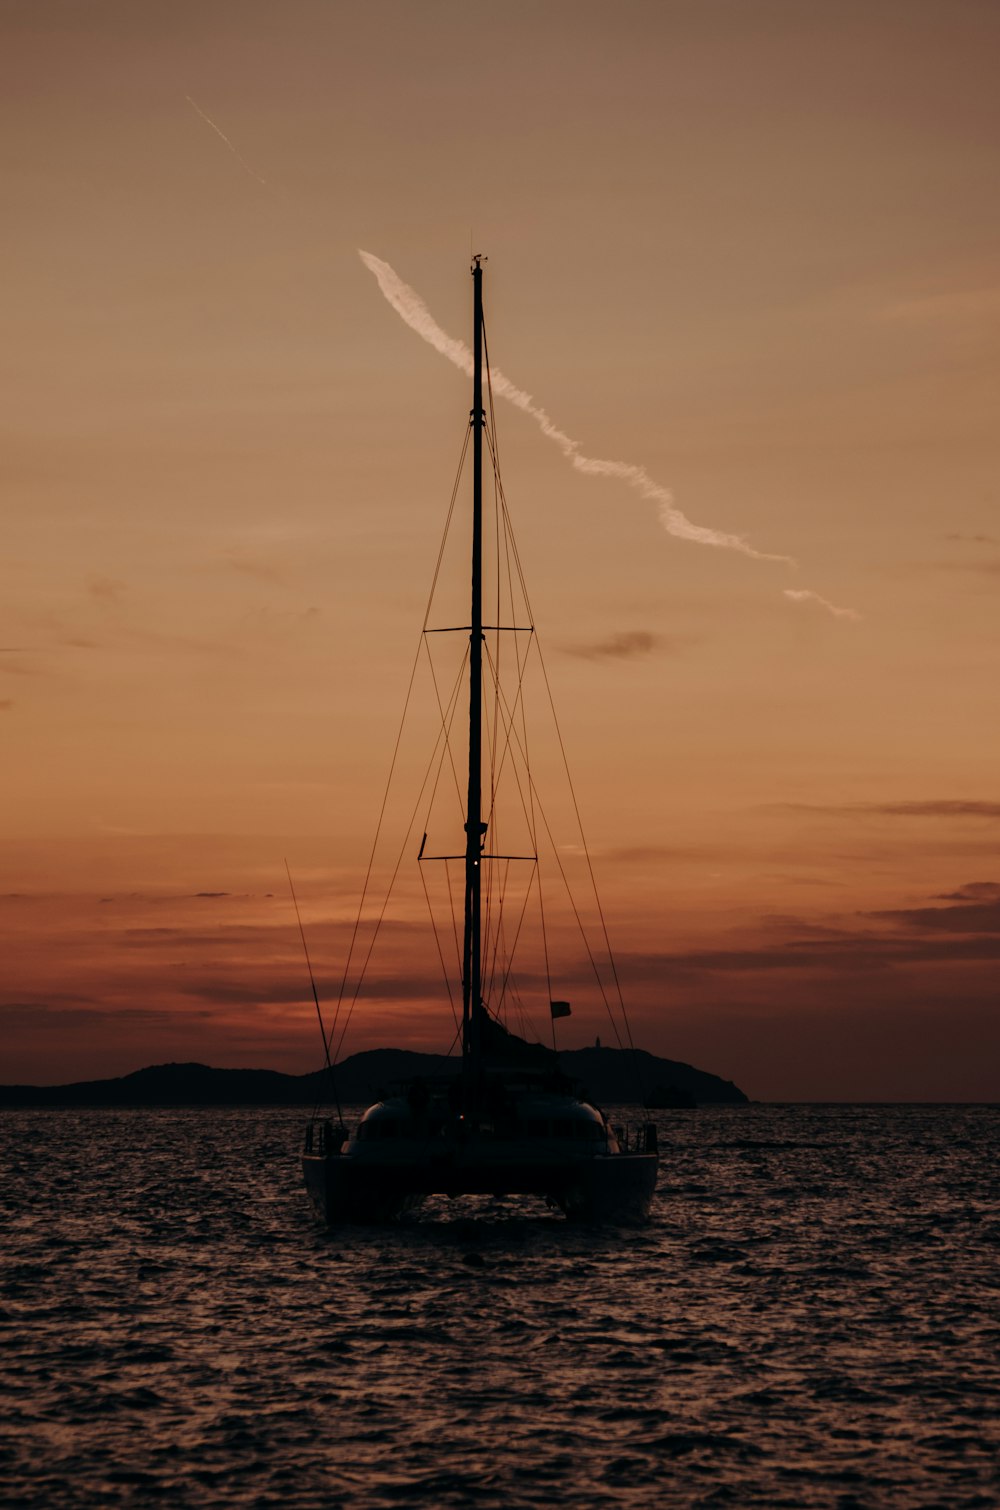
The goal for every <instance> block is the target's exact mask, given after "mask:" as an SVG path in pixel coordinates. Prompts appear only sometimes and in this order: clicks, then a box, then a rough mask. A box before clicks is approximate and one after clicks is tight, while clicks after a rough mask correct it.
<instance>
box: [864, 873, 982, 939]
mask: <svg viewBox="0 0 1000 1510" xmlns="http://www.w3.org/2000/svg"><path fill="white" fill-rule="evenodd" d="M952 895H953V897H954V898H955V900H952V901H951V905H950V906H948V907H901V908H897V909H895V910H893V911H890V912H871V913H868V914H867V916H868V917H872V918H879V919H884V920H885V921H886V922H890V923H894V924H895V925H896V927H897V928H904V929H906V930H907V931H908V932H913V933H931V934H939V933H952V934H969V933H973V934H979V935H985V936H987V937H989V938H991V939H993V940H994V941H996V940H997V939H998V938H1000V886H997V885H996V884H995V883H994V882H992V881H979V882H975V881H974V882H972V883H971V884H970V885H968V886H964V887H961V888H960V889H959V890H958V891H957V892H955V893H953V894H952Z"/></svg>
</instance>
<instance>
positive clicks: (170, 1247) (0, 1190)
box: [0, 1106, 1000, 1507]
mask: <svg viewBox="0 0 1000 1510" xmlns="http://www.w3.org/2000/svg"><path fill="white" fill-rule="evenodd" d="M301 1122H302V1115H301V1113H300V1112H298V1111H294V1112H293V1111H284V1110H277V1111H276V1110H267V1111H260V1112H250V1111H211V1112H204V1111H174V1112H170V1111H161V1112H148V1113H139V1112H101V1111H85V1112H69V1111H67V1112H8V1113H4V1114H2V1115H0V1148H2V1162H3V1181H2V1187H0V1213H2V1220H3V1228H4V1230H3V1239H2V1251H0V1278H2V1290H0V1297H2V1298H0V1307H2V1309H0V1334H2V1338H3V1346H2V1348H0V1388H2V1396H3V1398H2V1404H3V1409H2V1412H0V1501H2V1502H3V1503H4V1504H5V1505H39V1506H59V1505H102V1506H103V1505H120V1504H144V1503H150V1504H152V1503H159V1504H178V1505H192V1506H208V1505H234V1504H242V1503H244V1502H249V1503H252V1504H254V1505H261V1506H266V1505H275V1506H277V1505H281V1506H297V1505H303V1506H306V1505H317V1506H318V1505H334V1506H336V1505H344V1506H350V1507H361V1506H365V1507H368V1506H373V1507H380V1506H395V1505H400V1504H407V1503H409V1504H417V1505H426V1506H434V1507H437V1506H442V1507H443V1506H466V1505H468V1506H496V1507H509V1506H535V1505H539V1506H540V1505H550V1504H554V1503H562V1504H565V1505H569V1506H584V1505H587V1506H600V1505H630V1506H646V1505H649V1506H658V1505H667V1506H670V1505H678V1506H679V1505H739V1506H745V1505H760V1506H768V1507H771V1506H786V1505H787V1506H796V1507H799V1506H820V1505H824V1506H825V1505H835V1506H842V1507H851V1506H890V1505H900V1506H917V1505H920V1506H931V1505H935V1506H946V1507H958V1506H991V1505H995V1504H997V1503H998V1499H1000V1491H998V1480H997V1477H996V1468H995V1462H996V1458H995V1452H996V1447H997V1433H996V1423H997V1411H998V1407H1000V1364H998V1360H1000V1337H998V1331H997V1279H998V1268H1000V1265H998V1258H1000V1220H998V1211H997V1206H996V1204H995V1203H994V1202H993V1199H992V1196H993V1191H992V1190H991V1186H993V1189H995V1183H994V1182H995V1179H996V1170H997V1163H998V1159H997V1156H998V1152H1000V1111H998V1109H997V1108H984V1107H957V1108H956V1107H815V1106H814V1107H767V1106H754V1107H746V1108H730V1109H725V1110H710V1109H703V1110H700V1111H696V1112H669V1113H664V1114H662V1115H661V1118H660V1126H661V1137H662V1146H663V1164H662V1168H661V1174H660V1189H659V1194H658V1197H657V1201H656V1204H655V1207H654V1212H653V1220H652V1222H651V1224H650V1225H649V1226H648V1227H647V1228H645V1229H643V1230H641V1231H625V1232H618V1231H611V1230H602V1231H599V1232H592V1231H586V1230H582V1229H574V1228H571V1227H567V1226H566V1225H565V1224H564V1223H563V1222H562V1221H561V1220H557V1219H554V1218H552V1217H551V1216H549V1215H548V1214H547V1213H546V1211H545V1209H544V1207H541V1206H538V1207H531V1208H527V1209H524V1208H522V1209H521V1210H520V1211H519V1213H518V1214H516V1215H514V1214H511V1213H513V1212H514V1211H515V1210H516V1209H517V1208H515V1207H513V1206H511V1207H508V1208H502V1207H499V1206H497V1205H496V1204H495V1203H494V1202H492V1201H488V1202H480V1203H475V1202H473V1203H470V1204H468V1205H465V1204H461V1203H453V1204H448V1203H447V1202H442V1203H440V1204H435V1205H434V1206H433V1207H430V1208H428V1210H427V1212H426V1214H425V1215H424V1216H423V1217H422V1218H421V1219H420V1220H419V1221H418V1222H417V1223H415V1224H413V1225H409V1226H405V1227H400V1228H396V1229H393V1230H382V1231H372V1230H361V1229H350V1230H344V1231H343V1232H341V1233H338V1234H335V1235H333V1236H328V1235H326V1234H324V1233H323V1232H321V1231H320V1230H318V1228H317V1227H316V1225H315V1222H314V1219H313V1217H312V1215H311V1213H310V1211H309V1210H308V1208H307V1205H306V1201H305V1197H304V1195H303V1194H302V1192H301V1190H300V1183H299V1181H300V1176H299V1170H298V1165H297V1160H296V1147H297V1144H298V1140H299V1132H300V1124H301Z"/></svg>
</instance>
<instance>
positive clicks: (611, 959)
mask: <svg viewBox="0 0 1000 1510" xmlns="http://www.w3.org/2000/svg"><path fill="white" fill-rule="evenodd" d="M536 639H537V637H536ZM538 660H539V664H540V666H541V668H542V677H543V679H544V681H545V690H546V692H547V693H548V698H549V707H550V708H551V710H552V721H553V723H554V724H555V730H556V738H557V739H558V741H559V750H560V753H561V754H562V762H563V770H564V771H565V772H566V781H567V783H568V784H569V792H570V797H571V799H572V802H573V811H574V813H575V815H576V825H577V829H578V831H579V834H580V840H581V843H582V844H583V853H584V857H585V859H586V861H587V871H588V873H589V875H590V885H591V888H592V890H593V893H594V901H595V903H596V905H597V915H598V917H599V918H600V920H601V932H602V934H603V935H604V947H605V949H606V950H607V953H608V963H609V964H610V966H611V975H612V978H613V980H614V983H615V991H616V992H617V995H618V1005H619V1008H620V1010H621V1014H622V1021H623V1023H624V1024H625V1033H626V1036H627V1038H628V1042H629V1048H630V1049H631V1050H632V1051H633V1053H634V1052H635V1043H634V1042H633V1040H632V1025H631V1023H630V1022H629V1018H628V1012H627V1011H626V1009H625V998H624V996H623V994H622V988H621V981H620V980H619V978H618V966H617V964H616V963H615V956H614V950H613V949H612V948H611V939H610V937H609V935H608V925H607V922H606V920H605V916H604V908H603V907H602V905H601V895H600V892H599V891H598V889H597V877H596V875H595V874H594V862H593V860H592V859H591V856H590V847H589V845H588V844H587V836H586V834H585V833H584V829H583V819H582V817H581V816H580V805H579V803H578V802H577V797H576V788H575V787H574V785H573V777H572V775H571V774H570V769H569V759H568V757H567V755H566V746H565V744H564V743H563V736H562V729H561V728H560V726H559V718H558V715H557V713H556V707H555V701H554V699H553V696H552V688H551V686H550V684H549V676H548V670H547V668H546V665H545V658H544V656H543V655H542V647H541V643H540V642H538ZM640 1078H641V1077H640Z"/></svg>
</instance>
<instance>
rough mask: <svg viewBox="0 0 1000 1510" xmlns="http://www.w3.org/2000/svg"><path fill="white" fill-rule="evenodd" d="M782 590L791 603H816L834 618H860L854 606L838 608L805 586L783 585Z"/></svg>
mask: <svg viewBox="0 0 1000 1510" xmlns="http://www.w3.org/2000/svg"><path fill="white" fill-rule="evenodd" d="M782 592H783V593H784V595H785V597H786V598H791V600H792V602H793V603H818V604H819V605H820V607H821V608H825V609H826V611H827V613H832V614H833V617H834V618H835V619H854V620H855V622H857V620H858V619H860V618H861V615H860V614H859V613H858V611H857V609H856V608H838V607H837V605H836V603H831V602H830V600H829V598H821V597H820V595H819V593H818V592H810V591H809V589H808V588H807V587H783V588H782Z"/></svg>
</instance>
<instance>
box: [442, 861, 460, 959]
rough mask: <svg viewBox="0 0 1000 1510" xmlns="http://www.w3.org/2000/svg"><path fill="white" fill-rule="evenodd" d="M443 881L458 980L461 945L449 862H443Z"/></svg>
mask: <svg viewBox="0 0 1000 1510" xmlns="http://www.w3.org/2000/svg"><path fill="white" fill-rule="evenodd" d="M444 874H445V880H446V881H447V883H448V905H449V906H450V908H451V930H452V933H453V935H454V938H455V963H456V964H457V966H458V978H459V980H461V978H462V945H461V943H460V941H459V937H458V914H457V913H456V911H455V893H454V891H453V889H452V884H451V861H450V860H446V861H445V862H444Z"/></svg>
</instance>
